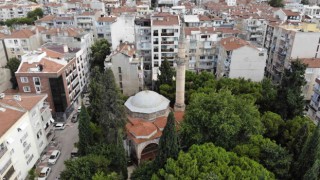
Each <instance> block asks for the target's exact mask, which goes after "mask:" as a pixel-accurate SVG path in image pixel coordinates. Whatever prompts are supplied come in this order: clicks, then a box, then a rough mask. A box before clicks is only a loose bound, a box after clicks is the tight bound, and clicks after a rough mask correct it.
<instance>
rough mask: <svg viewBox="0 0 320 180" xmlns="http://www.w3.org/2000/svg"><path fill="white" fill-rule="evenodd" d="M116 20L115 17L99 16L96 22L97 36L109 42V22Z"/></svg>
mask: <svg viewBox="0 0 320 180" xmlns="http://www.w3.org/2000/svg"><path fill="white" fill-rule="evenodd" d="M116 20H117V17H112V16H111V17H99V18H98V20H97V22H96V27H97V38H104V39H106V40H108V42H109V43H110V44H111V42H112V38H111V24H112V23H114V22H115V21H116Z"/></svg>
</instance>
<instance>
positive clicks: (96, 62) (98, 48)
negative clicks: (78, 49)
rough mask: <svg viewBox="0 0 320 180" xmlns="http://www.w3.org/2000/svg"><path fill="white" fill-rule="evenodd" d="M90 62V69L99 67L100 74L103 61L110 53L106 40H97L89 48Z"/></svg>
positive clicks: (102, 68)
mask: <svg viewBox="0 0 320 180" xmlns="http://www.w3.org/2000/svg"><path fill="white" fill-rule="evenodd" d="M91 52H92V62H91V68H94V67H95V66H98V67H99V70H100V71H101V72H102V71H103V70H104V60H105V59H106V57H107V55H109V54H110V53H111V51H110V44H109V42H108V41H107V40H106V39H99V40H97V41H96V42H95V43H94V44H93V45H92V46H91Z"/></svg>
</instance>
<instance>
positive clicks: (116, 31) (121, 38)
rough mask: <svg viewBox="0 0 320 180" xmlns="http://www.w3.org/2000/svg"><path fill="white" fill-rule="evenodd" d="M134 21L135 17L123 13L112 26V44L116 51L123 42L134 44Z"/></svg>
mask: <svg viewBox="0 0 320 180" xmlns="http://www.w3.org/2000/svg"><path fill="white" fill-rule="evenodd" d="M134 20H135V15H132V14H127V13H123V14H121V15H120V16H118V17H117V20H116V21H115V22H114V23H112V24H111V27H110V29H111V34H112V36H111V44H112V50H115V49H116V48H117V47H118V46H119V45H120V44H121V43H122V42H125V41H127V42H129V43H134V41H135V40H134V38H135V34H134V33H135V32H134Z"/></svg>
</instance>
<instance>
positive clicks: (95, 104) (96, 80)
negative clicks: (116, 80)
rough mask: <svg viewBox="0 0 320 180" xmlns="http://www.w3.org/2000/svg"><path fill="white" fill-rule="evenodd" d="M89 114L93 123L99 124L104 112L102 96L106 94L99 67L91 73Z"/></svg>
mask: <svg viewBox="0 0 320 180" xmlns="http://www.w3.org/2000/svg"><path fill="white" fill-rule="evenodd" d="M89 89H90V95H89V101H90V106H89V112H90V115H91V120H92V122H95V123H98V122H99V119H100V116H101V111H102V95H103V94H104V84H103V83H102V74H101V73H100V70H99V67H95V68H94V69H93V70H92V72H91V80H90V84H89Z"/></svg>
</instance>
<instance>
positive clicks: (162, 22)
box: [152, 13, 179, 26]
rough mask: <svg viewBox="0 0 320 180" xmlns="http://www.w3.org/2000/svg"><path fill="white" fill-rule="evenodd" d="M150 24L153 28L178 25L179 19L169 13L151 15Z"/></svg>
mask: <svg viewBox="0 0 320 180" xmlns="http://www.w3.org/2000/svg"><path fill="white" fill-rule="evenodd" d="M152 24H153V25H154V26H173V25H179V17H178V16H176V15H172V14H170V13H158V14H155V15H153V17H152Z"/></svg>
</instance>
